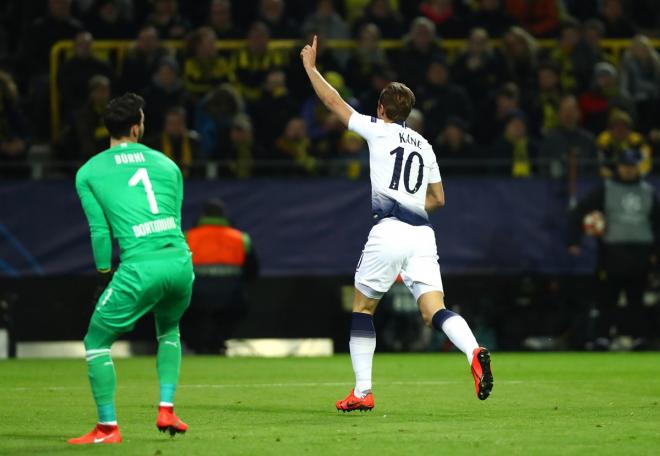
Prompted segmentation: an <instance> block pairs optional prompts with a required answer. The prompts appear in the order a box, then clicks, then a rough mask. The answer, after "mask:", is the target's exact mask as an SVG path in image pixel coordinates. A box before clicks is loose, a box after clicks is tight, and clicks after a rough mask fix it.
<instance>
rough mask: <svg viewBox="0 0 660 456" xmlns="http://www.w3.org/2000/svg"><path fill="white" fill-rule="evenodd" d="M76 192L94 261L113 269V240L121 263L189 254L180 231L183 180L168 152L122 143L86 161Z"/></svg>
mask: <svg viewBox="0 0 660 456" xmlns="http://www.w3.org/2000/svg"><path fill="white" fill-rule="evenodd" d="M76 190H77V192H78V196H79V197H80V201H81V203H82V207H83V210H84V212H85V215H86V216H87V221H88V222H89V228H90V233H91V238H92V251H93V254H94V262H95V263H96V268H97V269H99V270H106V269H109V268H110V267H111V259H112V240H111V236H112V237H114V238H115V239H116V240H117V242H118V244H119V249H120V260H121V261H122V262H127V261H128V262H130V261H131V260H137V259H142V258H150V257H155V256H158V255H169V254H173V255H180V254H182V253H184V254H188V255H189V250H188V245H187V244H186V240H185V236H184V235H183V232H182V231H181V203H182V201H183V177H182V175H181V171H180V170H179V167H178V166H177V165H176V164H175V163H174V162H173V161H172V160H170V159H169V158H167V157H166V156H165V155H164V154H162V153H160V152H158V151H155V150H152V149H150V148H148V147H146V146H144V145H142V144H139V143H131V142H128V143H121V144H119V145H118V146H116V147H112V148H110V149H107V150H105V151H103V152H101V153H99V154H97V155H95V156H94V157H92V158H90V159H89V160H88V161H87V163H85V164H84V165H83V166H82V167H81V168H80V170H78V173H77V175H76Z"/></svg>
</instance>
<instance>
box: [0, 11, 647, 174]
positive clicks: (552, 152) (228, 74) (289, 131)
mask: <svg viewBox="0 0 660 456" xmlns="http://www.w3.org/2000/svg"><path fill="white" fill-rule="evenodd" d="M0 24H1V27H0V174H1V175H3V176H5V177H24V176H29V175H30V174H31V173H32V175H34V173H33V172H32V171H31V169H32V168H31V164H33V163H34V162H40V163H44V162H45V163H49V164H50V166H49V167H48V168H47V169H48V171H47V173H48V174H49V175H65V176H66V175H71V174H72V173H73V172H75V169H76V168H77V166H78V165H79V164H80V163H82V162H83V161H85V160H86V159H87V158H89V157H90V156H91V155H93V154H95V153H97V152H98V151H100V150H103V149H105V148H106V147H107V144H108V133H107V131H106V130H105V128H104V126H103V124H102V121H101V113H102V110H103V107H104V106H105V104H106V102H107V101H108V100H109V99H110V98H111V97H112V96H114V95H117V94H120V93H123V92H125V91H133V92H136V93H139V94H141V95H142V96H143V97H144V98H145V100H146V108H145V114H146V135H145V138H144V141H145V142H146V143H147V144H148V145H150V146H152V147H154V148H156V149H158V150H161V151H162V152H163V153H165V154H167V155H168V156H170V157H172V158H173V159H174V160H176V161H177V162H178V163H179V164H180V166H181V167H182V169H183V170H184V173H185V174H186V175H187V176H188V177H207V178H208V177H215V176H235V177H240V178H243V177H252V176H271V175H297V176H306V175H313V176H319V175H320V176H326V175H329V176H345V177H348V178H361V177H366V176H368V151H367V148H366V144H365V143H364V142H363V140H362V139H361V138H359V137H358V136H356V135H355V134H353V133H350V132H348V131H346V129H345V128H344V127H343V126H342V125H341V123H340V122H338V120H337V119H336V118H334V117H333V115H332V114H331V113H329V112H328V111H327V110H326V109H325V108H324V107H323V106H322V105H321V104H320V102H319V101H318V100H317V99H316V97H315V96H314V94H313V92H312V91H311V87H310V85H309V83H308V82H307V79H306V75H305V74H304V70H303V69H302V65H301V64H300V61H299V58H298V53H299V50H300V47H301V46H302V44H303V43H304V42H306V41H307V42H308V41H309V40H310V39H311V37H312V36H313V35H315V34H316V35H318V36H319V46H320V47H319V55H318V67H319V70H320V71H321V72H322V73H324V74H325V76H326V77H327V79H328V80H329V81H330V82H331V83H332V85H333V86H334V87H335V88H336V89H337V90H338V91H339V92H340V93H341V94H342V96H343V97H344V98H345V99H346V100H347V101H349V103H350V104H351V105H353V106H354V107H355V109H357V110H359V111H360V112H363V113H365V114H372V115H373V114H375V110H376V105H377V100H378V94H379V92H380V90H381V89H382V88H383V87H384V86H385V85H386V84H387V83H388V82H390V81H394V80H398V81H402V82H404V83H405V84H407V85H408V86H410V87H411V88H412V89H413V90H414V92H415V94H416V96H417V103H416V108H415V110H414V111H413V112H412V113H411V116H410V118H409V120H408V124H409V126H410V127H411V128H414V129H415V130H418V131H419V132H421V133H422V134H423V135H424V136H425V137H427V138H428V140H429V141H430V142H431V143H432V144H433V145H434V149H435V152H436V154H437V155H438V158H439V161H440V163H441V170H442V173H443V175H448V174H452V173H455V174H461V175H500V176H512V177H516V178H524V177H529V176H551V177H565V176H566V175H567V174H569V173H571V172H573V173H574V172H580V173H581V174H589V175H593V176H596V175H601V176H608V175H609V174H611V172H612V167H613V166H614V164H615V163H616V162H617V154H619V153H620V151H622V150H626V149H629V148H631V147H633V148H636V149H639V150H640V151H641V152H642V154H643V160H642V163H641V169H642V172H643V173H644V174H646V173H652V172H653V171H654V163H653V160H652V157H653V150H654V149H657V148H658V144H659V143H660V134H659V133H658V128H659V127H660V108H659V107H660V55H659V54H658V51H657V49H656V47H657V45H658V41H654V38H655V37H658V36H659V35H660V8H659V7H658V4H657V1H656V0H405V1H404V0H315V1H312V0H286V1H285V0H240V1H236V0H235V1H230V0H200V1H194V2H193V1H187V2H183V1H176V0H41V1H36V0H35V1H29V2H25V1H21V0H5V1H3V2H1V3H0ZM457 39H459V40H462V41H456V40H457ZM621 39H625V40H627V41H625V42H621V41H611V40H621ZM60 40H72V44H71V45H70V46H69V47H66V46H65V47H63V48H62V52H58V53H53V55H52V56H51V48H52V46H53V45H54V44H55V43H57V42H58V41H60ZM102 40H113V41H112V42H106V41H102ZM117 40H124V41H117ZM236 40H239V41H236ZM279 40H289V41H285V42H281V41H279ZM332 40H353V41H352V43H351V42H345V41H332ZM104 42H105V43H106V44H107V45H102V44H103V43H104ZM654 44H655V46H654ZM53 116H55V117H56V118H57V122H53ZM209 163H211V164H213V166H209ZM656 168H657V167H656Z"/></svg>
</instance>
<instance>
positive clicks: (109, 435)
mask: <svg viewBox="0 0 660 456" xmlns="http://www.w3.org/2000/svg"><path fill="white" fill-rule="evenodd" d="M68 442H69V443H70V444H71V445H89V444H94V443H121V434H120V432H119V427H118V426H116V425H111V424H97V425H96V427H95V428H94V429H92V431H91V432H89V433H87V434H85V435H83V436H82V437H78V438H76V439H70V440H69V441H68Z"/></svg>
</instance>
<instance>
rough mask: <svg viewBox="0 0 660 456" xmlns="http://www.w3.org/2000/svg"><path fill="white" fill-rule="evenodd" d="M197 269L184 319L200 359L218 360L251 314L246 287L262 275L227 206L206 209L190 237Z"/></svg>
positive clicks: (206, 206)
mask: <svg viewBox="0 0 660 456" xmlns="http://www.w3.org/2000/svg"><path fill="white" fill-rule="evenodd" d="M186 241H187V242H188V245H189V246H190V250H191V252H192V259H193V265H194V267H195V285H194V293H193V299H192V302H191V306H190V309H188V311H187V313H186V317H185V318H184V319H183V322H182V323H183V324H184V328H187V329H189V330H188V331H185V334H186V335H187V337H186V343H187V344H188V345H189V346H190V348H192V349H193V350H194V351H195V353H199V354H201V353H208V354H218V353H222V352H223V351H224V348H225V347H224V344H225V341H226V340H227V339H229V338H231V336H232V335H233V333H234V331H235V329H236V326H237V324H238V323H239V322H240V321H241V319H242V318H243V316H244V315H245V314H246V307H247V298H246V294H245V293H246V286H247V284H248V283H249V282H250V281H252V280H254V279H255V278H256V277H257V275H258V273H259V261H258V258H257V255H256V252H255V250H254V248H253V246H252V242H251V240H250V236H249V235H248V234H247V233H245V232H242V231H239V230H237V229H235V228H232V227H231V223H230V222H229V219H228V218H227V214H226V212H225V205H224V203H223V202H222V201H221V200H219V199H217V198H213V199H210V200H208V201H207V202H206V203H205V204H204V211H203V213H202V216H201V217H200V219H199V221H198V223H197V226H196V227H195V228H192V229H191V230H190V231H188V232H187V233H186Z"/></svg>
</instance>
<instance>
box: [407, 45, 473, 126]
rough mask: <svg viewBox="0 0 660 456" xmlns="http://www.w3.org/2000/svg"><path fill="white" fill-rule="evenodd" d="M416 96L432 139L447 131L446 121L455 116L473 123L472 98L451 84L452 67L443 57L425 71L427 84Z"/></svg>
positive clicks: (422, 86) (421, 87)
mask: <svg viewBox="0 0 660 456" xmlns="http://www.w3.org/2000/svg"><path fill="white" fill-rule="evenodd" d="M416 93H417V99H418V100H419V101H420V102H419V105H418V106H419V109H420V110H421V111H422V112H423V113H424V119H425V121H426V123H425V131H426V133H427V135H428V136H429V137H431V138H434V137H436V136H437V135H438V133H439V132H440V131H441V130H443V129H444V127H445V124H446V123H447V119H449V118H450V117H453V116H456V117H460V118H461V119H464V120H465V122H466V123H467V124H468V125H470V124H471V122H472V120H473V115H474V110H473V108H472V104H471V102H470V98H469V97H468V95H467V93H466V92H465V90H464V89H463V88H462V87H461V86H459V85H457V84H454V83H452V82H451V81H450V74H449V65H448V63H447V61H446V60H445V59H444V58H442V57H437V58H434V59H433V61H432V62H431V64H430V66H429V68H428V70H427V72H426V82H425V83H424V84H422V85H421V86H420V87H419V88H418V89H417V91H416Z"/></svg>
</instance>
